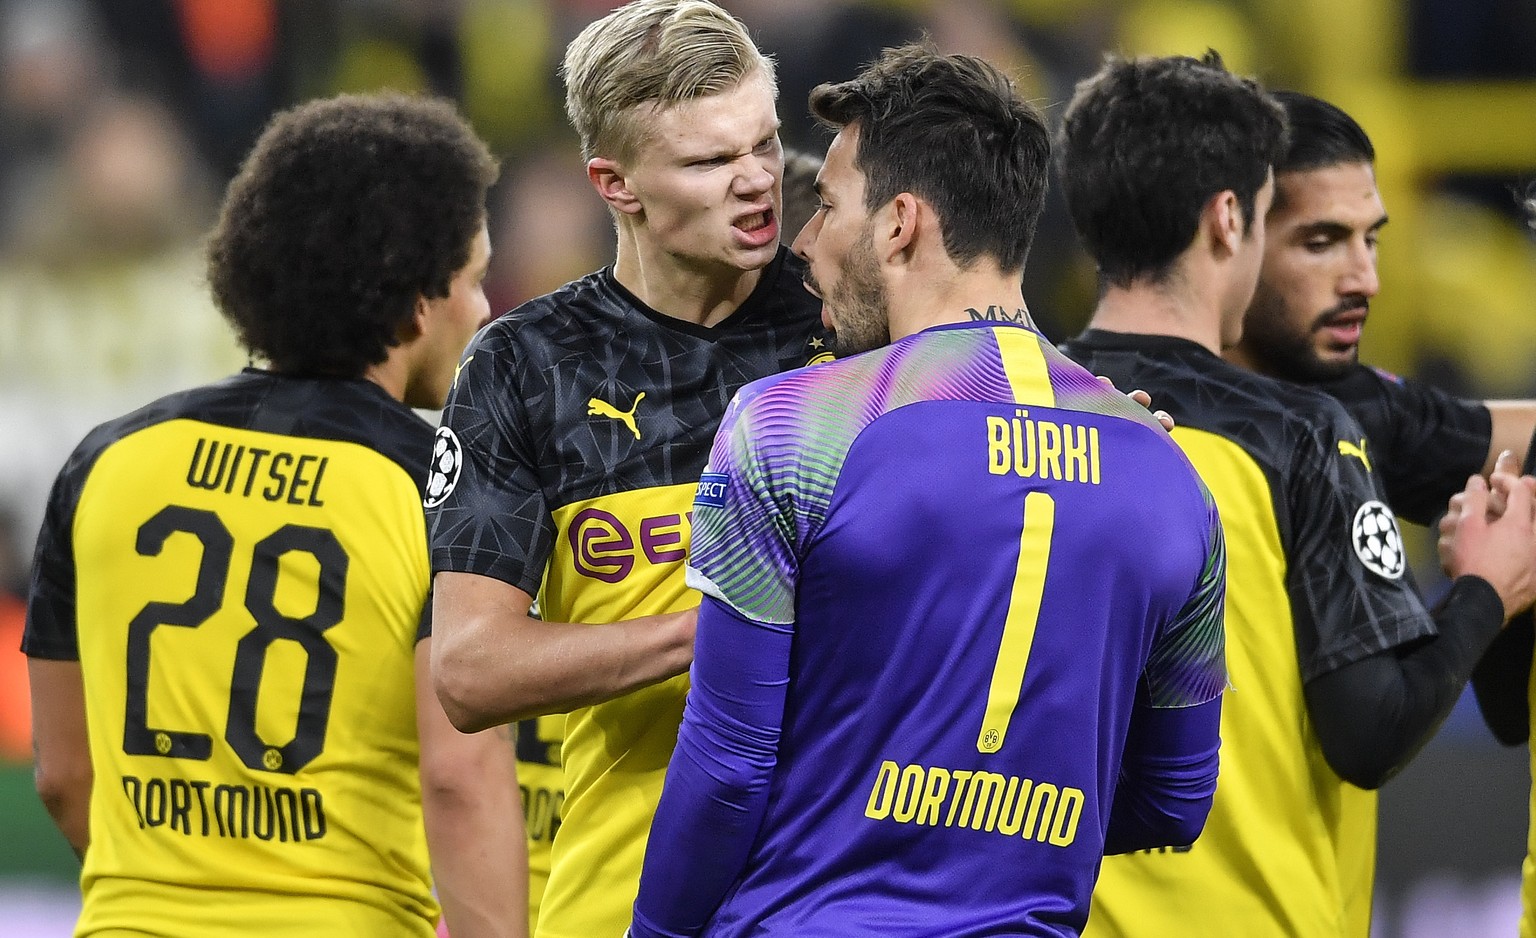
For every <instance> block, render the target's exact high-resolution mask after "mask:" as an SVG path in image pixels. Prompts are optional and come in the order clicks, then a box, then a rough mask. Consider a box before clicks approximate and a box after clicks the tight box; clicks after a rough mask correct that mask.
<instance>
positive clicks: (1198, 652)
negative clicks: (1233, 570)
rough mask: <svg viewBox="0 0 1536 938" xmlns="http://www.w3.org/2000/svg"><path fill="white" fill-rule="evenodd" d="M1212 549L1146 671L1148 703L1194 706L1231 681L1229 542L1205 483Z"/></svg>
mask: <svg viewBox="0 0 1536 938" xmlns="http://www.w3.org/2000/svg"><path fill="white" fill-rule="evenodd" d="M1200 489H1201V494H1202V495H1203V496H1204V498H1205V510H1206V520H1205V526H1206V550H1205V560H1204V563H1203V564H1202V565H1201V568H1200V575H1199V576H1198V578H1197V579H1196V581H1195V586H1194V589H1193V591H1192V592H1191V594H1190V597H1189V601H1188V602H1187V603H1186V604H1185V605H1184V607H1183V608H1182V609H1181V610H1180V611H1179V614H1178V617H1177V618H1176V619H1175V620H1174V621H1173V623H1172V624H1171V625H1170V626H1169V627H1168V628H1167V629H1166V630H1164V631H1163V633H1162V634H1161V635H1159V636H1158V640H1157V643H1156V644H1155V645H1153V647H1152V653H1151V654H1150V655H1149V656H1148V659H1147V667H1146V669H1145V670H1144V671H1143V676H1144V678H1145V681H1146V689H1147V698H1148V703H1149V704H1150V705H1151V706H1152V707H1156V708H1177V707H1194V706H1198V705H1200V704H1203V703H1206V702H1207V701H1210V700H1214V699H1215V698H1217V697H1219V696H1220V695H1221V692H1222V691H1223V690H1224V689H1225V688H1226V686H1227V659H1226V629H1225V626H1224V624H1223V620H1224V617H1225V614H1226V590H1227V548H1226V540H1225V538H1224V537H1223V535H1222V531H1221V517H1220V516H1219V515H1218V514H1217V511H1216V502H1215V500H1214V499H1213V498H1212V497H1211V494H1210V492H1209V491H1208V490H1207V489H1206V488H1205V487H1204V486H1203V485H1202V486H1201V487H1200Z"/></svg>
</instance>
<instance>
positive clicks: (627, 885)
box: [427, 248, 831, 938]
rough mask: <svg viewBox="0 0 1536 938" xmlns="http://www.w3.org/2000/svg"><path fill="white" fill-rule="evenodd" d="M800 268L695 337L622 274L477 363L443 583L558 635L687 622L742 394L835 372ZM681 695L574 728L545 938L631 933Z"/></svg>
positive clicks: (621, 703) (456, 425) (652, 695)
mask: <svg viewBox="0 0 1536 938" xmlns="http://www.w3.org/2000/svg"><path fill="white" fill-rule="evenodd" d="M804 272H805V268H804V264H803V263H802V262H801V261H800V260H799V259H798V258H795V257H794V256H793V255H791V254H790V253H789V252H788V251H787V250H786V249H783V248H781V249H780V250H779V253H778V256H777V257H776V258H775V260H774V261H773V263H772V264H770V265H769V266H768V267H767V268H766V269H765V270H764V272H763V276H762V277H761V279H760V280H759V282H758V284H757V287H756V288H755V289H754V290H753V292H752V294H751V295H750V296H749V297H748V298H747V300H746V301H745V302H744V303H743V304H742V305H741V306H740V307H739V308H738V309H737V310H736V311H735V312H734V313H732V314H731V315H730V316H729V317H727V318H726V319H725V320H724V321H722V322H720V323H719V324H717V325H715V326H713V327H708V328H705V327H702V326H697V325H693V324H690V323H686V322H682V321H679V320H676V319H673V318H671V317H668V316H665V315H662V314H660V313H658V312H656V311H654V310H652V309H649V308H648V307H646V306H645V305H644V304H643V303H641V302H640V301H639V300H638V299H637V298H636V297H635V296H634V295H633V294H631V293H630V292H629V291H628V290H626V289H625V288H624V287H623V286H622V285H620V284H619V283H618V281H617V280H616V279H615V277H614V276H613V272H612V270H611V269H604V270H602V271H599V272H597V273H594V274H591V275H589V276H587V277H583V278H582V279H580V280H577V281H574V282H572V283H570V284H567V285H566V286H564V287H562V288H561V289H559V290H557V291H555V292H554V293H551V294H548V295H546V296H543V297H539V298H537V299H535V300H532V301H530V302H528V303H526V304H524V305H523V306H521V307H519V308H518V309H515V310H513V311H512V312H510V313H508V314H507V315H506V316H503V317H501V318H500V319H498V320H496V321H495V322H493V323H492V324H490V325H489V326H487V327H486V328H485V329H484V330H482V331H481V333H480V334H479V335H478V336H477V337H476V339H475V341H474V342H473V343H471V345H470V347H469V348H468V349H467V350H466V352H465V355H464V357H463V359H462V361H461V364H460V370H459V375H458V378H457V380H456V381H455V384H454V388H453V391H452V392H451V394H450V395H449V401H448V406H447V409H446V410H445V411H444V414H443V426H442V428H441V429H439V431H438V440H437V444H436V447H435V449H434V459H435V462H434V469H435V471H434V473H433V477H432V479H431V480H430V481H429V483H428V497H427V504H428V508H429V509H430V512H429V514H430V516H431V531H432V566H433V570H434V571H457V572H468V573H475V574H481V575H484V576H490V577H495V578H497V579H500V580H503V581H505V582H507V583H510V584H512V585H513V586H516V587H518V588H520V589H522V590H524V591H525V592H527V593H530V594H532V595H534V596H535V597H536V598H537V600H538V608H539V614H540V615H541V616H542V617H543V618H545V619H548V620H550V621H558V622H614V621H618V620H621V619H627V618H632V617H635V616H641V615H649V614H654V613H661V612H671V611H678V610H682V609H687V608H689V607H691V606H694V605H696V604H697V603H698V601H699V598H698V594H697V593H696V592H694V591H692V590H690V589H688V587H687V586H686V584H685V583H684V572H683V569H684V558H685V556H686V553H687V549H688V543H689V533H690V524H691V513H692V506H693V495H694V490H695V488H696V486H697V483H698V480H699V475H700V474H701V473H702V472H703V469H704V464H705V462H706V461H707V459H708V456H709V450H710V445H711V443H712V442H713V440H714V434H715V430H716V428H717V427H718V426H719V423H720V419H721V417H722V416H723V415H724V413H725V409H726V406H727V405H728V404H729V402H730V400H731V398H732V396H733V395H735V393H736V391H737V390H738V389H740V388H741V386H742V385H744V384H746V383H747V382H749V381H753V380H756V379H758V378H762V377H766V376H768V375H771V374H776V373H778V372H781V371H785V370H788V369H790V368H796V367H800V366H803V365H807V364H811V363H814V362H816V361H817V360H819V359H823V358H830V357H831V356H830V354H829V353H828V351H827V345H828V336H827V335H826V333H825V332H824V330H823V328H822V325H821V318H820V303H819V301H817V300H816V299H815V298H814V297H813V296H811V294H810V293H808V292H807V291H806V290H805V288H804V286H803V283H802V279H803V277H804ZM686 689H687V680H686V677H678V678H675V679H673V680H670V681H666V682H663V683H662V684H658V685H655V686H652V687H648V688H645V689H642V690H640V691H637V692H635V693H632V694H629V695H627V696H624V697H621V698H618V699H616V700H611V701H608V702H605V703H601V704H598V705H596V706H593V707H587V708H584V709H582V710H579V711H576V712H575V713H573V714H571V716H570V717H569V719H568V720H567V722H566V738H565V741H564V743H563V746H562V749H561V757H562V758H561V761H562V762H563V764H564V769H565V773H566V786H565V802H564V805H563V808H562V817H561V826H560V833H559V836H558V837H556V838H555V841H554V847H553V857H552V861H551V863H552V869H551V872H550V876H549V881H548V885H547V887H546V891H545V893H544V897H543V903H542V907H541V910H540V913H539V926H538V934H539V935H541V936H545V938H586V936H589V935H599V934H614V935H617V934H619V933H621V932H622V931H623V930H624V928H625V926H626V925H628V923H629V917H630V908H631V906H632V905H633V902H634V897H635V892H636V890H637V888H638V882H639V876H640V864H641V860H642V858H643V856H644V850H645V837H646V833H647V831H648V830H649V827H650V821H651V816H652V815H653V814H654V812H655V808H656V803H657V801H658V799H659V797H660V792H661V782H662V779H663V777H664V775H665V772H666V765H667V760H668V759H669V758H670V756H671V752H672V748H673V746H674V745H675V743H676V737H677V728H678V725H679V724H680V722H681V719H682V709H683V697H684V695H685V693H686Z"/></svg>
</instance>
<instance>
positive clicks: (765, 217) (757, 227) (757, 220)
mask: <svg viewBox="0 0 1536 938" xmlns="http://www.w3.org/2000/svg"><path fill="white" fill-rule="evenodd" d="M771 224H773V210H772V209H767V210H765V211H761V212H758V213H756V214H755V215H747V216H746V217H744V218H738V219H737V220H736V227H737V228H740V229H741V230H742V231H761V230H762V229H764V228H766V227H768V226H769V225H771Z"/></svg>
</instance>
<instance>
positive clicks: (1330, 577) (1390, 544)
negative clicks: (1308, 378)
mask: <svg viewBox="0 0 1536 938" xmlns="http://www.w3.org/2000/svg"><path fill="white" fill-rule="evenodd" d="M1324 403H1326V404H1328V405H1329V407H1328V408H1327V409H1325V410H1324V411H1323V413H1322V414H1321V415H1320V416H1321V418H1322V419H1320V420H1317V421H1314V422H1313V423H1314V426H1313V427H1312V428H1311V431H1310V432H1309V433H1307V434H1305V435H1303V436H1302V437H1301V439H1300V440H1299V441H1298V445H1297V447H1296V449H1295V451H1294V453H1293V454H1292V463H1291V465H1290V466H1289V467H1288V469H1287V471H1286V479H1285V499H1286V501H1287V502H1288V505H1287V514H1288V516H1289V518H1290V524H1291V527H1292V543H1291V545H1290V549H1289V550H1287V551H1286V556H1287V559H1288V564H1289V565H1288V568H1287V570H1286V588H1287V592H1288V593H1289V595H1290V600H1291V607H1292V608H1291V615H1292V619H1293V621H1294V622H1295V626H1296V646H1297V654H1298V658H1299V661H1300V663H1301V677H1302V680H1303V681H1309V680H1311V679H1313V678H1315V677H1318V676H1320V675H1322V674H1326V673H1328V672H1329V671H1332V670H1334V669H1336V668H1339V667H1342V666H1344V665H1346V664H1350V663H1352V662H1355V661H1359V660H1360V659H1362V658H1365V657H1367V656H1369V655H1374V654H1376V653H1378V652H1381V651H1384V650H1386V649H1389V648H1396V647H1398V646H1400V645H1404V644H1407V643H1408V642H1412V641H1416V640H1418V639H1421V638H1425V637H1429V636H1433V635H1434V634H1436V630H1435V625H1434V621H1433V619H1432V618H1431V617H1430V615H1429V612H1428V611H1427V610H1426V609H1425V608H1424V604H1423V602H1422V600H1421V599H1420V598H1419V595H1418V592H1417V591H1416V590H1415V588H1414V585H1413V580H1412V577H1411V576H1409V575H1408V563H1407V558H1406V557H1405V556H1404V552H1403V542H1402V534H1401V532H1400V531H1399V529H1398V526H1397V519H1396V517H1395V516H1394V515H1393V513H1392V509H1390V508H1389V507H1387V505H1386V504H1385V503H1384V501H1383V498H1384V492H1383V491H1382V489H1381V487H1380V482H1379V479H1378V477H1377V476H1376V475H1375V474H1374V472H1373V467H1374V466H1375V462H1374V461H1371V462H1370V464H1369V465H1367V460H1365V459H1361V458H1360V456H1359V455H1358V454H1355V453H1353V452H1352V451H1350V447H1349V446H1347V445H1344V446H1341V445H1340V444H1341V443H1344V444H1348V443H1350V442H1352V441H1356V440H1358V439H1359V438H1360V436H1361V435H1362V434H1361V431H1360V427H1359V425H1358V424H1356V423H1355V422H1354V421H1353V420H1352V419H1350V418H1349V417H1348V415H1347V414H1345V413H1343V412H1342V411H1340V410H1338V408H1337V406H1336V405H1335V403H1334V402H1333V401H1327V400H1326V399H1324Z"/></svg>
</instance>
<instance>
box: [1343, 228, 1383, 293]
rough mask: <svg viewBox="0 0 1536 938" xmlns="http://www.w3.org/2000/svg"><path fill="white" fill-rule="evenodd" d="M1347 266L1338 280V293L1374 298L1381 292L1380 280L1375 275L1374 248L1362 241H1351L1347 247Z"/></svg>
mask: <svg viewBox="0 0 1536 938" xmlns="http://www.w3.org/2000/svg"><path fill="white" fill-rule="evenodd" d="M1347 263H1348V266H1347V267H1346V268H1345V270H1344V275H1343V276H1342V277H1341V278H1340V279H1339V293H1341V294H1345V295H1350V294H1359V295H1361V296H1364V297H1366V298H1371V297H1374V296H1375V295H1376V294H1377V293H1378V292H1380V290H1381V278H1380V277H1378V276H1377V274H1376V248H1375V247H1374V246H1372V245H1371V244H1369V243H1367V242H1365V241H1364V240H1359V241H1353V242H1351V243H1350V247H1349V259H1348V262H1347Z"/></svg>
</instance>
